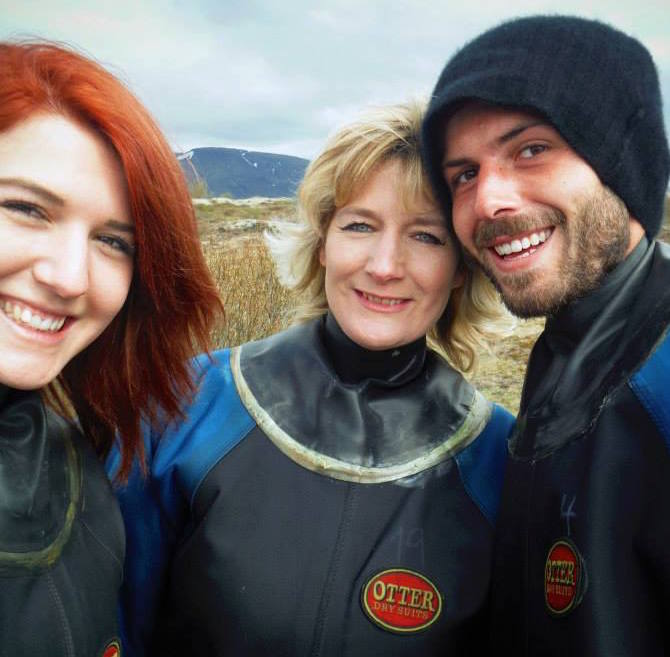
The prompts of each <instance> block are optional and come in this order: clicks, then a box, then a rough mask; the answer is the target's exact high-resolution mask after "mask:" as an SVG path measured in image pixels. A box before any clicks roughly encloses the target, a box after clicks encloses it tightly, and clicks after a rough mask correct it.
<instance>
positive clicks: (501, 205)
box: [475, 165, 521, 219]
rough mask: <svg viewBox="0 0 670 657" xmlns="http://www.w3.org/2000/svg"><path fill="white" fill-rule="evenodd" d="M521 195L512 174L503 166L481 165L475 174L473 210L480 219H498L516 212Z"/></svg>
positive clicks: (519, 204)
mask: <svg viewBox="0 0 670 657" xmlns="http://www.w3.org/2000/svg"><path fill="white" fill-rule="evenodd" d="M520 206H521V196H520V194H519V189H518V186H517V183H516V180H515V179H514V176H513V174H511V173H510V172H509V171H507V170H506V169H505V168H504V167H503V166H500V165H492V166H490V167H484V166H482V167H481V168H480V170H479V172H478V174H477V193H476V197H475V212H476V213H477V216H478V217H480V218H482V219H498V218H500V217H502V216H504V215H507V214H513V213H515V212H518V211H519V209H520Z"/></svg>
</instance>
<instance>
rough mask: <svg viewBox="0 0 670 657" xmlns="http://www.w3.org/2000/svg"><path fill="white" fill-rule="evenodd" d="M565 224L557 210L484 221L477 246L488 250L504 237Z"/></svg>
mask: <svg viewBox="0 0 670 657" xmlns="http://www.w3.org/2000/svg"><path fill="white" fill-rule="evenodd" d="M565 223H566V218H565V215H564V214H563V213H562V212H561V211H560V210H557V209H555V208H547V209H542V210H537V211H535V212H521V213H519V214H514V215H509V216H505V217H502V218H500V219H495V220H493V221H482V222H481V223H480V224H479V226H477V230H476V231H475V236H474V237H475V240H474V241H475V246H477V247H478V248H487V247H489V246H491V245H492V244H493V242H494V241H495V240H496V238H498V237H500V236H502V235H508V236H512V235H518V234H519V233H526V232H529V231H534V230H541V229H542V228H546V227H547V226H562V225H564V224H565Z"/></svg>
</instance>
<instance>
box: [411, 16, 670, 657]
mask: <svg viewBox="0 0 670 657" xmlns="http://www.w3.org/2000/svg"><path fill="white" fill-rule="evenodd" d="M423 139H424V152H425V160H426V165H427V167H428V170H429V173H430V176H431V179H432V182H433V184H434V186H435V189H436V192H437V194H438V197H439V198H440V199H441V202H442V204H443V206H444V209H445V211H446V215H447V216H448V217H450V221H451V225H452V228H453V231H454V232H455V234H456V236H457V237H458V239H459V240H460V242H461V244H462V246H463V249H464V252H465V254H466V257H467V258H468V260H469V261H470V263H471V264H472V266H479V267H481V268H482V269H484V271H485V272H486V273H487V274H488V275H489V277H490V278H491V280H492V281H493V282H494V284H495V285H496V286H497V287H498V289H499V291H500V293H501V295H502V297H503V300H504V301H505V303H506V305H507V306H508V308H509V309H510V310H511V311H512V312H513V313H515V314H516V315H519V316H521V317H535V316H546V317H547V322H546V326H545V330H544V332H543V333H542V335H541V336H540V337H539V339H538V341H537V343H536V344H535V347H534V348H533V351H532V354H531V357H530V360H529V364H528V370H527V372H526V379H525V383H524V388H523V393H522V398H521V407H520V412H519V417H518V419H517V427H516V429H515V431H514V433H513V435H512V437H511V439H510V442H509V446H508V452H509V458H508V466H507V473H506V479H505V484H504V489H503V495H502V502H501V509H500V513H499V515H498V523H499V525H498V538H497V543H496V549H495V559H494V571H493V584H492V635H491V642H492V648H493V650H496V651H497V650H499V649H501V648H504V651H505V653H506V654H512V655H516V656H517V657H520V656H521V655H532V656H537V655H580V656H581V655H593V656H598V657H599V656H603V657H604V656H605V655H607V657H612V656H619V655H620V656H624V655H625V656H632V655H645V657H651V656H655V655H659V656H660V655H667V654H670V625H669V623H668V621H670V338H669V337H668V335H669V330H668V328H669V325H670V248H669V247H668V246H667V245H664V244H661V243H659V242H657V241H655V239H654V238H655V236H656V234H657V233H658V231H659V228H660V225H661V222H662V218H663V203H664V197H665V195H666V190H667V185H668V173H669V170H670V154H669V153H668V142H667V138H666V135H665V130H664V125H663V115H662V105H661V94H660V89H659V84H658V76H657V73H656V69H655V66H654V63H653V61H652V59H651V56H650V55H649V53H648V52H647V50H646V49H645V48H644V46H642V45H641V44H640V43H639V42H638V41H636V40H635V39H633V38H631V37H629V36H627V35H625V34H623V33H622V32H619V31H617V30H615V29H613V28H612V27H609V26H607V25H605V24H603V23H600V22H596V21H590V20H584V19H580V18H574V17H565V16H551V17H548V16H536V17H529V18H522V19H518V20H514V21H511V22H508V23H504V24H502V25H500V26H498V27H495V28H493V29H491V30H489V31H488V32H485V33H484V34H482V35H480V36H479V37H477V38H476V39H474V40H473V41H471V42H470V43H468V44H467V45H466V46H465V47H463V48H462V49H461V50H460V51H459V52H458V53H457V54H456V55H455V56H454V57H453V58H452V59H451V60H450V61H448V62H447V65H446V66H445V68H444V70H443V72H442V74H441V76H440V79H439V80H438V83H437V85H436V87H435V91H434V94H433V97H432V100H431V103H430V107H429V110H428V113H427V115H426V119H425V123H424V131H423Z"/></svg>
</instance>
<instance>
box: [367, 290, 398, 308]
mask: <svg viewBox="0 0 670 657" xmlns="http://www.w3.org/2000/svg"><path fill="white" fill-rule="evenodd" d="M363 296H364V297H365V298H366V299H367V300H368V301H372V302H373V303H380V304H381V305H382V306H397V305H398V304H399V303H402V299H387V298H385V297H376V296H374V295H373V294H368V293H367V292H363Z"/></svg>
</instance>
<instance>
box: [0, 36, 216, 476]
mask: <svg viewBox="0 0 670 657" xmlns="http://www.w3.org/2000/svg"><path fill="white" fill-rule="evenodd" d="M38 111H42V112H53V113H57V114H61V115H63V116H65V117H67V118H71V119H73V120H76V121H78V122H80V123H82V124H84V125H86V126H88V127H90V128H92V129H94V130H96V131H97V132H98V133H99V134H100V135H101V136H102V137H103V139H105V140H106V141H107V142H108V143H109V144H110V145H111V146H112V148H113V149H114V150H115V151H116V153H117V155H118V157H119V160H120V162H121V166H122V168H123V171H124V173H125V178H126V181H127V185H128V190H129V192H128V193H129V201H130V207H131V211H132V215H133V219H134V222H135V241H136V245H137V248H136V256H135V263H134V273H133V280H132V283H131V286H130V291H129V294H128V298H127V300H126V303H125V305H124V306H123V308H122V309H121V311H120V312H119V314H118V315H117V316H116V317H115V318H114V320H113V321H112V323H111V324H110V325H109V326H108V327H107V328H106V330H105V331H104V332H103V333H102V334H101V335H100V337H98V339H97V340H96V341H95V342H94V343H93V344H91V345H90V346H89V347H87V348H86V349H85V350H84V351H82V352H81V353H79V354H78V355H77V356H76V357H75V358H73V359H72V360H71V361H70V362H69V363H68V365H67V366H66V367H65V368H64V370H63V371H62V373H61V374H60V376H59V377H58V379H57V381H58V383H59V384H60V389H61V391H65V393H66V395H67V397H68V398H69V403H70V404H71V405H72V406H73V407H74V410H75V412H76V414H77V417H78V419H79V422H80V424H81V427H82V430H83V432H84V434H85V435H86V436H87V437H88V438H89V439H90V440H91V441H92V443H93V445H94V447H95V449H96V451H97V452H98V454H99V455H100V456H101V457H102V456H104V455H105V454H107V452H108V451H109V449H110V447H111V445H112V443H113V441H114V440H115V437H116V436H118V439H119V440H120V444H121V453H122V460H121V468H120V470H119V473H118V475H117V477H118V478H119V479H120V480H121V481H122V480H124V479H125V478H126V477H127V475H128V473H129V472H130V469H131V467H132V463H133V460H134V459H135V457H139V458H140V460H141V461H142V462H143V457H144V448H143V443H142V437H141V431H140V423H141V420H145V421H147V422H149V423H155V422H157V421H158V415H159V412H160V415H161V419H162V420H163V421H164V420H170V419H172V418H174V417H177V416H179V413H180V409H181V407H182V405H183V403H184V400H185V399H187V398H188V397H189V396H190V394H191V393H192V392H193V381H192V375H191V371H190V368H189V359H190V357H191V356H193V354H194V353H195V352H196V351H200V350H206V349H208V348H209V346H210V332H211V328H212V325H213V323H214V321H215V320H216V319H217V318H218V316H219V314H220V312H221V311H222V310H223V308H222V305H221V302H220V300H219V296H218V293H217V290H216V286H215V284H214V282H213V279H212V277H211V275H210V273H209V270H208V269H207V266H206V264H205V260H204V257H203V254H202V250H201V248H200V243H199V240H198V236H197V232H196V222H195V215H194V212H193V206H192V203H191V199H190V197H189V194H188V190H187V187H186V181H185V179H184V176H183V174H182V172H181V169H180V167H179V164H178V162H177V160H176V158H175V156H174V154H173V152H172V150H171V149H170V146H169V145H168V143H167V141H166V140H165V138H164V137H163V135H162V133H161V131H160V129H159V128H158V126H157V125H156V123H155V121H154V120H153V119H152V117H151V116H150V114H149V112H148V111H147V110H146V109H145V108H144V107H143V106H142V104H141V103H140V102H139V101H138V100H137V99H136V98H135V96H134V95H133V94H132V93H131V92H130V91H129V90H128V89H127V88H126V87H125V86H124V85H123V84H122V83H121V82H120V81H119V80H118V79H117V78H115V77H114V76H113V75H111V74H110V73H109V72H108V71H106V70H105V69H104V68H103V67H102V66H100V65H99V64H97V63H95V62H93V61H91V60H90V59H88V58H86V57H84V56H82V55H80V54H79V53H77V52H74V51H73V50H71V49H69V48H67V47H63V46H61V45H58V44H53V43H46V42H30V43H28V42H17V43H7V42H5V43H0V131H3V130H7V129H9V128H10V127H12V126H13V125H14V124H16V123H19V122H20V121H22V120H24V119H26V118H27V117H28V116H29V115H30V114H33V113H35V112H38ZM50 392H51V398H52V399H56V400H58V401H59V403H60V404H61V406H62V404H63V397H62V394H61V392H60V391H59V390H58V386H51V390H50ZM66 403H67V402H66Z"/></svg>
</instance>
